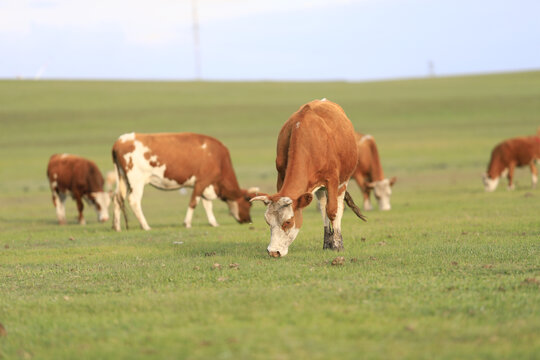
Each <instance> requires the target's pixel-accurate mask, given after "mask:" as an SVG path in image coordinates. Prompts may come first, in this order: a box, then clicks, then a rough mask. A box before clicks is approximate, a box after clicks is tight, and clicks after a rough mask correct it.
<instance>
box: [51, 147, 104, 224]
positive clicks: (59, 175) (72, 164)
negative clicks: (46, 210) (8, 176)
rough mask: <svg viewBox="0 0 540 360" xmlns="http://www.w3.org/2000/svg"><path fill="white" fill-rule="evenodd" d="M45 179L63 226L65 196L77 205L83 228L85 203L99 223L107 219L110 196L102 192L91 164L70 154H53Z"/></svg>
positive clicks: (95, 171)
mask: <svg viewBox="0 0 540 360" xmlns="http://www.w3.org/2000/svg"><path fill="white" fill-rule="evenodd" d="M47 177H48V178H49V184H50V187H51V192H52V201H53V204H54V206H55V208H56V217H57V218H58V222H59V223H60V224H65V223H66V209H65V206H64V202H65V200H66V196H67V195H68V194H71V196H72V197H73V199H74V200H75V201H76V202H77V209H78V210H79V223H80V224H81V225H84V224H85V223H86V221H85V220H84V216H83V208H84V205H83V202H82V200H83V199H84V200H85V201H86V202H87V203H88V204H89V205H93V206H94V208H95V209H96V212H97V214H98V220H99V221H101V222H104V221H107V220H108V219H109V203H110V197H109V194H108V193H106V192H104V191H103V176H102V175H101V172H100V171H99V169H98V167H97V166H96V164H95V163H94V162H93V161H90V160H87V159H84V158H82V157H79V156H75V155H69V154H61V155H60V154H55V155H53V156H51V158H50V160H49V166H48V167H47Z"/></svg>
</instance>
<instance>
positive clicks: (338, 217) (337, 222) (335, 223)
mask: <svg viewBox="0 0 540 360" xmlns="http://www.w3.org/2000/svg"><path fill="white" fill-rule="evenodd" d="M344 198H345V193H343V194H341V195H339V196H338V199H337V200H338V204H337V206H338V207H337V212H336V218H335V219H334V221H333V222H332V226H333V227H334V231H336V230H337V232H338V233H341V219H342V218H343V210H344V209H345V206H344V204H343V199H344Z"/></svg>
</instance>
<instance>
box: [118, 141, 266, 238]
mask: <svg viewBox="0 0 540 360" xmlns="http://www.w3.org/2000/svg"><path fill="white" fill-rule="evenodd" d="M112 156H113V162H114V165H115V168H116V171H117V174H118V184H117V188H116V194H115V196H114V221H113V227H114V229H115V230H117V231H120V211H121V210H122V211H124V199H125V198H126V197H127V199H128V202H129V204H130V206H131V209H132V210H133V212H134V213H135V216H136V217H137V219H138V220H139V223H140V224H141V227H142V228H143V229H144V230H150V226H148V223H147V222H146V219H145V217H144V215H143V212H142V208H141V199H142V196H143V188H144V186H145V185H146V184H150V185H152V186H154V187H156V188H158V189H161V190H174V189H180V188H182V187H193V194H192V196H191V201H190V203H189V207H188V209H187V213H186V217H185V219H184V225H185V226H186V227H188V228H189V227H191V220H192V217H193V211H194V209H195V207H196V206H197V204H198V203H199V201H200V200H201V199H202V204H203V207H204V209H205V210H206V215H207V217H208V222H209V223H210V225H212V226H218V223H217V221H216V218H215V216H214V213H213V212H212V200H214V199H216V198H220V199H221V200H223V201H225V202H226V203H227V205H228V206H229V211H230V213H231V215H232V216H233V217H234V218H235V219H236V221H238V222H239V223H247V222H251V217H250V215H249V210H250V207H251V203H250V202H249V200H250V198H251V197H252V196H254V192H255V191H257V189H250V190H243V189H240V187H239V186H238V181H237V180H236V175H235V173H234V169H233V167H232V162H231V157H230V155H229V150H227V148H226V147H225V145H223V144H222V143H221V142H219V141H218V140H217V139H214V138H212V137H210V136H206V135H199V134H193V133H162V134H138V133H137V134H136V133H129V134H124V135H122V136H120V137H119V138H118V140H117V141H116V142H115V143H114V146H113V149H112ZM124 218H125V219H126V220H127V218H126V217H125V212H124ZM126 226H127V222H126Z"/></svg>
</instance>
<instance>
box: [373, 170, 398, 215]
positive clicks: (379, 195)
mask: <svg viewBox="0 0 540 360" xmlns="http://www.w3.org/2000/svg"><path fill="white" fill-rule="evenodd" d="M396 181H397V178H396V177H395V176H394V177H393V178H391V179H384V180H380V181H373V182H370V183H368V184H367V186H368V188H370V189H372V190H373V194H375V198H376V199H377V202H378V203H379V209H380V210H390V209H391V208H392V206H391V205H390V195H392V186H393V185H394V184H395V183H396Z"/></svg>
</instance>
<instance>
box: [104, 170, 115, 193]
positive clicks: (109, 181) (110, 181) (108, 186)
mask: <svg viewBox="0 0 540 360" xmlns="http://www.w3.org/2000/svg"><path fill="white" fill-rule="evenodd" d="M114 184H116V171H114V170H111V171H108V172H107V174H106V175H105V190H106V191H107V192H110V193H112V192H113V189H114Z"/></svg>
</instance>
